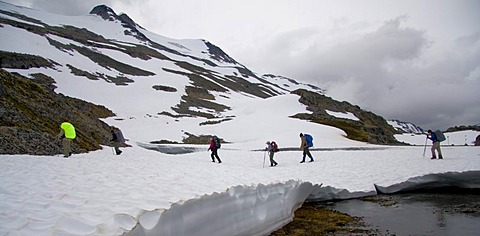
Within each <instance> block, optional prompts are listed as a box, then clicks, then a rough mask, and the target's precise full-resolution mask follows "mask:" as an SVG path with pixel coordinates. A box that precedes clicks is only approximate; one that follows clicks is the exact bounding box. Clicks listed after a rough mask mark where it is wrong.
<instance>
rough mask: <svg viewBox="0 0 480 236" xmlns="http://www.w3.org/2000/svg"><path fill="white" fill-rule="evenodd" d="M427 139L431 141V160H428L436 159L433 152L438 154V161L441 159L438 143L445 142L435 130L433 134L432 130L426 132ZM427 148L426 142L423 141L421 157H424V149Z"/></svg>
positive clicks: (438, 131) (442, 136) (440, 133)
mask: <svg viewBox="0 0 480 236" xmlns="http://www.w3.org/2000/svg"><path fill="white" fill-rule="evenodd" d="M427 139H430V140H432V148H431V151H432V158H430V159H432V160H433V159H437V156H436V155H435V150H436V151H437V152H438V159H443V156H442V150H440V142H442V141H444V140H445V136H444V135H443V133H442V132H441V131H440V130H437V131H435V132H432V130H428V131H427ZM426 147H427V142H426V140H425V148H424V151H423V155H424V156H425V149H426Z"/></svg>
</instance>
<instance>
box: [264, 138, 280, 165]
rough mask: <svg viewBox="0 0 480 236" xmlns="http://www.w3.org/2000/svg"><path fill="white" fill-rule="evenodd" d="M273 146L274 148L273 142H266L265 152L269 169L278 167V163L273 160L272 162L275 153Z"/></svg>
mask: <svg viewBox="0 0 480 236" xmlns="http://www.w3.org/2000/svg"><path fill="white" fill-rule="evenodd" d="M275 146H276V143H275V142H273V141H272V142H270V141H267V147H266V148H265V151H267V152H268V156H269V157H270V167H274V166H277V165H278V163H277V162H276V161H275V160H273V156H274V154H275V151H276V150H275Z"/></svg>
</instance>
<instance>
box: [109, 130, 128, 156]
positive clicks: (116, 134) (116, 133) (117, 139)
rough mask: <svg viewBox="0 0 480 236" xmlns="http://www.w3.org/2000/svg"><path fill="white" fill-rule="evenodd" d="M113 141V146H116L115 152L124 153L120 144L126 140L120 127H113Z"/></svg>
mask: <svg viewBox="0 0 480 236" xmlns="http://www.w3.org/2000/svg"><path fill="white" fill-rule="evenodd" d="M110 141H112V142H113V147H114V148H115V153H116V154H117V155H120V154H122V151H121V150H120V144H121V143H123V142H125V138H124V137H123V134H122V131H120V130H119V129H112V140H110Z"/></svg>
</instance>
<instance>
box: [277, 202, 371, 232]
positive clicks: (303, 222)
mask: <svg viewBox="0 0 480 236" xmlns="http://www.w3.org/2000/svg"><path fill="white" fill-rule="evenodd" d="M367 233H368V231H367V230H365V229H363V223H362V221H361V219H360V218H357V217H352V216H349V215H347V214H344V213H341V212H338V211H334V210H329V209H327V208H325V207H324V206H321V205H317V204H304V205H303V206H302V207H301V208H299V209H298V210H297V211H295V217H294V218H293V221H292V222H290V223H288V224H287V225H285V226H284V227H283V228H281V229H279V230H277V231H275V232H273V233H272V234H271V236H304V235H352V234H356V235H359V234H367Z"/></svg>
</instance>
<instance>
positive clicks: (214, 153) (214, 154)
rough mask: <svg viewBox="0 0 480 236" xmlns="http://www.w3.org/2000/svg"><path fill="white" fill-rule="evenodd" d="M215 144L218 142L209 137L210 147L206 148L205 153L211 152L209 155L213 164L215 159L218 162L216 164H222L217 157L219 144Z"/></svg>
mask: <svg viewBox="0 0 480 236" xmlns="http://www.w3.org/2000/svg"><path fill="white" fill-rule="evenodd" d="M217 142H220V140H218V138H217V140H216V139H215V138H214V137H211V138H210V147H209V148H208V150H207V151H210V150H212V154H211V155H210V156H211V157H212V162H215V158H217V160H218V163H219V164H220V163H222V161H221V160H220V157H219V156H218V152H217V151H218V148H219V146H220V145H219V144H217Z"/></svg>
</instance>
